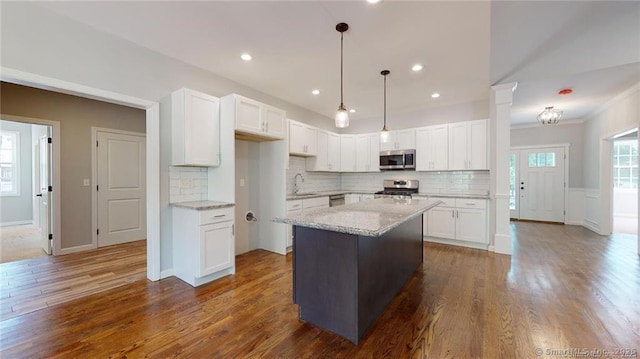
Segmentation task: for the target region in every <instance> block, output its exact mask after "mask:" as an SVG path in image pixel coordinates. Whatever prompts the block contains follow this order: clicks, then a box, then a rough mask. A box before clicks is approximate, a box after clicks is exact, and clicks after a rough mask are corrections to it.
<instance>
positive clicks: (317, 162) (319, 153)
mask: <svg viewBox="0 0 640 359" xmlns="http://www.w3.org/2000/svg"><path fill="white" fill-rule="evenodd" d="M316 132H317V134H316V138H317V142H316V144H317V147H316V156H315V157H307V171H322V172H338V171H340V135H338V134H337V133H333V132H329V131H324V130H320V129H317V131H316Z"/></svg>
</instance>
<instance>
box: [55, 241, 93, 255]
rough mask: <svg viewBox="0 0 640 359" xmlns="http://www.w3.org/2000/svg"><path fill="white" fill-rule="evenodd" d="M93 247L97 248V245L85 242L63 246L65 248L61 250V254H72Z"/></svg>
mask: <svg viewBox="0 0 640 359" xmlns="http://www.w3.org/2000/svg"><path fill="white" fill-rule="evenodd" d="M54 243H55V242H54ZM92 249H95V247H93V245H91V244H83V245H81V246H75V247H69V248H63V249H61V250H60V253H59V254H60V255H65V254H71V253H78V252H84V251H90V250H92Z"/></svg>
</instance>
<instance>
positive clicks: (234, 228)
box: [231, 224, 236, 236]
mask: <svg viewBox="0 0 640 359" xmlns="http://www.w3.org/2000/svg"><path fill="white" fill-rule="evenodd" d="M231 235H232V236H235V235H236V225H235V224H232V225H231Z"/></svg>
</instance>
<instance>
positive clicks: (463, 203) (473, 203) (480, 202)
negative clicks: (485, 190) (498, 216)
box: [456, 198, 487, 209]
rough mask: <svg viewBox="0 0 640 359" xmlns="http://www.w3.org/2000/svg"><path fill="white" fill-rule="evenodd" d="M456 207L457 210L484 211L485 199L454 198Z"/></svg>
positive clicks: (485, 206)
mask: <svg viewBox="0 0 640 359" xmlns="http://www.w3.org/2000/svg"><path fill="white" fill-rule="evenodd" d="M456 207H457V208H477V209H486V208H487V200H486V199H473V198H456Z"/></svg>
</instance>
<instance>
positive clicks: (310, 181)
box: [287, 156, 340, 193]
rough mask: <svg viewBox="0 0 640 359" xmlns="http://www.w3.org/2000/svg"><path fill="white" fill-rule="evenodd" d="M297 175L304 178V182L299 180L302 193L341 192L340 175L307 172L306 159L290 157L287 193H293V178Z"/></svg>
mask: <svg viewBox="0 0 640 359" xmlns="http://www.w3.org/2000/svg"><path fill="white" fill-rule="evenodd" d="M296 173H300V174H301V175H302V177H304V182H301V181H300V179H298V186H299V188H300V193H306V192H322V191H339V190H340V173H333V172H307V170H306V159H305V158H304V157H299V156H290V157H289V169H288V170H287V193H293V178H294V177H295V175H296Z"/></svg>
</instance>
